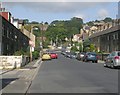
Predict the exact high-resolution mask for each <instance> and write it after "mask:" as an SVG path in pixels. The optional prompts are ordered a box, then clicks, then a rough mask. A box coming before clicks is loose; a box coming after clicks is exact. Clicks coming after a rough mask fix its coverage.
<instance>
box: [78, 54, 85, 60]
mask: <svg viewBox="0 0 120 95" xmlns="http://www.w3.org/2000/svg"><path fill="white" fill-rule="evenodd" d="M84 56H85V52H80V53H78V54H77V56H76V59H77V60H82V59H83V57H84Z"/></svg>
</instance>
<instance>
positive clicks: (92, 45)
mask: <svg viewBox="0 0 120 95" xmlns="http://www.w3.org/2000/svg"><path fill="white" fill-rule="evenodd" d="M90 51H91V52H95V51H96V48H95V45H94V44H90Z"/></svg>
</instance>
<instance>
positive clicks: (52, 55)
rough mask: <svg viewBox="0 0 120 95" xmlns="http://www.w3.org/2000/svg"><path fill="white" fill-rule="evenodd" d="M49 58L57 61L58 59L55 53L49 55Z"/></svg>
mask: <svg viewBox="0 0 120 95" xmlns="http://www.w3.org/2000/svg"><path fill="white" fill-rule="evenodd" d="M50 57H51V58H52V59H57V58H58V55H57V53H53V52H52V53H50Z"/></svg>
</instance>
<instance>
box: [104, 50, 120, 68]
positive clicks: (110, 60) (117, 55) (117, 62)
mask: <svg viewBox="0 0 120 95" xmlns="http://www.w3.org/2000/svg"><path fill="white" fill-rule="evenodd" d="M104 66H105V67H111V68H114V67H120V51H114V52H112V53H111V54H109V55H108V56H107V58H106V59H105V63H104Z"/></svg>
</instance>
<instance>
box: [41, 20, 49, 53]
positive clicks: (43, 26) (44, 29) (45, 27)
mask: <svg viewBox="0 0 120 95" xmlns="http://www.w3.org/2000/svg"><path fill="white" fill-rule="evenodd" d="M47 27H48V25H47V24H44V23H43V22H42V23H41V25H40V30H41V43H40V45H41V55H42V53H43V42H44V41H43V40H44V39H43V33H44V31H46V30H47Z"/></svg>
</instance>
